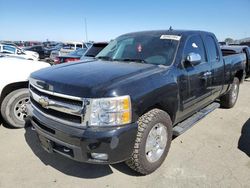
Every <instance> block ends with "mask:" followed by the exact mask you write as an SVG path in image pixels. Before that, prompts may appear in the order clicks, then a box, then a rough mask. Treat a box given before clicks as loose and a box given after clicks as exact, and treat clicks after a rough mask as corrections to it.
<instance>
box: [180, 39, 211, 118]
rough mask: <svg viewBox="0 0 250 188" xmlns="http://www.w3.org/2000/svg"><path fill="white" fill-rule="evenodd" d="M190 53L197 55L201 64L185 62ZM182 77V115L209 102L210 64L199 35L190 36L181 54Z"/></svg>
mask: <svg viewBox="0 0 250 188" xmlns="http://www.w3.org/2000/svg"><path fill="white" fill-rule="evenodd" d="M190 53H195V54H199V55H200V56H201V62H199V63H198V64H191V63H190V62H187V61H185V59H186V57H187V56H188V55H189V54H190ZM183 62H184V75H183V77H182V81H181V84H182V86H184V87H182V88H185V89H184V90H182V91H181V93H180V94H181V97H182V100H181V101H182V109H183V112H184V114H189V113H193V112H194V111H197V110H199V109H201V108H202V107H204V106H205V105H207V104H208V103H209V102H211V94H212V91H211V88H210V87H211V76H212V75H211V74H212V73H211V64H210V62H209V61H208V60H207V56H206V52H205V48H204V44H203V40H202V38H201V37H200V35H192V36H191V37H190V38H189V39H188V40H187V42H186V44H185V47H184V53H183Z"/></svg>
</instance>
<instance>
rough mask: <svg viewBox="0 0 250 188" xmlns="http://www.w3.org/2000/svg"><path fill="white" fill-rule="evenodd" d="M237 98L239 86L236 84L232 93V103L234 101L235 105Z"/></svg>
mask: <svg viewBox="0 0 250 188" xmlns="http://www.w3.org/2000/svg"><path fill="white" fill-rule="evenodd" d="M237 97H238V85H237V84H235V85H234V86H233V91H232V101H233V103H235V101H236V100H237Z"/></svg>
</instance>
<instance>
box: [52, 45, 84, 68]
mask: <svg viewBox="0 0 250 188" xmlns="http://www.w3.org/2000/svg"><path fill="white" fill-rule="evenodd" d="M86 50H87V49H86V48H79V49H77V50H75V51H73V52H71V53H69V54H68V55H65V56H58V57H56V59H55V61H54V64H61V63H67V62H70V61H78V60H80V58H81V57H82V56H83V54H84V53H85V52H86Z"/></svg>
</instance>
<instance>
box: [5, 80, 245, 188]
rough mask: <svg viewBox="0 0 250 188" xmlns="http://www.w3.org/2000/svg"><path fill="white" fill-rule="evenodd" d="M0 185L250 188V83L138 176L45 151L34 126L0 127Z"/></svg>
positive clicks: (125, 169)
mask: <svg viewBox="0 0 250 188" xmlns="http://www.w3.org/2000/svg"><path fill="white" fill-rule="evenodd" d="M0 141H1V142H0V148H1V155H0V168H1V170H0V187H3V188H5V187H25V188H26V187H119V188H121V187H192V188H194V187H234V188H235V187H249V185H250V176H249V175H250V81H245V82H244V84H243V85H241V88H240V95H239V100H238V102H237V103H236V106H235V107H234V108H232V109H229V110H227V109H217V110H215V111H214V112H212V113H211V114H209V115H208V116H207V117H206V118H205V119H203V120H202V121H200V122H199V123H197V124H196V125H195V126H194V127H193V128H191V129H190V130H188V131H187V132H186V133H184V134H183V135H181V136H179V137H177V138H175V139H174V140H173V142H172V146H171V148H170V152H169V155H168V157H167V158H166V160H165V162H164V163H163V165H162V166H161V167H160V168H159V169H158V170H157V171H156V172H154V173H153V174H151V175H148V176H138V175H137V174H136V173H134V172H133V171H132V170H130V169H129V168H128V167H127V166H125V165H124V164H116V165H92V164H84V163H78V162H74V161H71V160H69V159H67V158H64V157H62V156H59V155H57V154H48V153H46V152H45V151H44V150H43V149H42V148H41V147H40V146H39V143H38V140H37V138H36V135H35V132H34V131H32V130H31V129H30V128H27V129H26V130H25V129H8V128H5V127H4V126H2V125H1V126H0Z"/></svg>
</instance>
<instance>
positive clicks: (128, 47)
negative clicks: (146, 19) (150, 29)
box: [96, 34, 180, 66]
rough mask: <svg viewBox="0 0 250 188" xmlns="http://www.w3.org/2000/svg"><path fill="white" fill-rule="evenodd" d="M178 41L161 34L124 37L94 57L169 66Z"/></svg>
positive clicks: (176, 37) (178, 38) (175, 37)
mask: <svg viewBox="0 0 250 188" xmlns="http://www.w3.org/2000/svg"><path fill="white" fill-rule="evenodd" d="M179 40H180V37H179V36H172V35H162V34H139V35H138V34H129V35H124V36H121V37H118V38H117V39H115V40H113V41H112V42H110V44H109V45H108V46H107V47H106V48H104V49H103V50H102V51H101V52H100V53H99V54H98V55H97V56H96V57H97V58H101V59H104V60H117V61H136V62H141V63H149V64H156V65H166V66H169V65H171V64H172V62H173V60H174V56H175V52H176V50H177V46H178V43H179Z"/></svg>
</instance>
